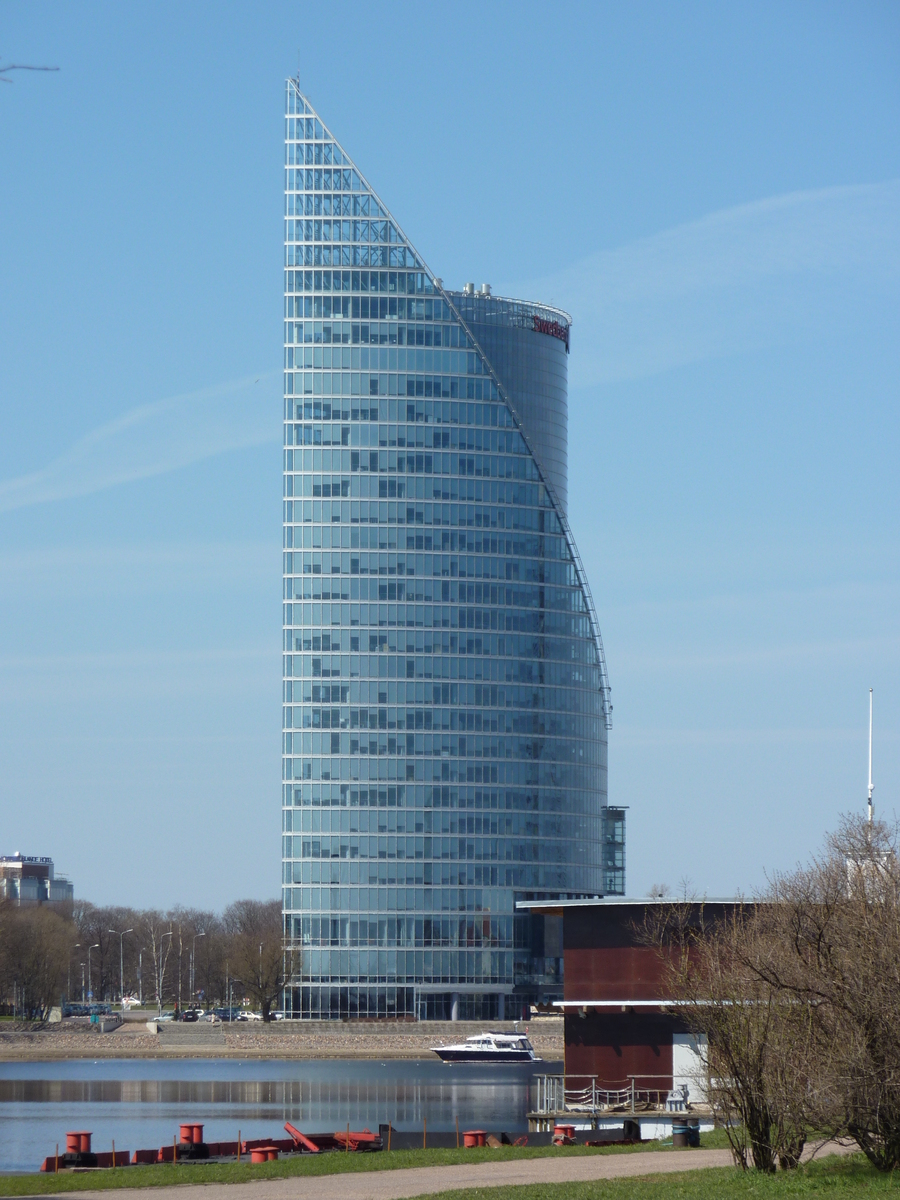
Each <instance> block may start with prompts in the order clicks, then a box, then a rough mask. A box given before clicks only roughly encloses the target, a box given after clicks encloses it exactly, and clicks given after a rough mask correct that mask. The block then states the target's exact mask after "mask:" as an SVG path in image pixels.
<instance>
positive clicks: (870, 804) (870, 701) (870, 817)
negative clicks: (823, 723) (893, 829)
mask: <svg viewBox="0 0 900 1200" xmlns="http://www.w3.org/2000/svg"><path fill="white" fill-rule="evenodd" d="M869 824H870V825H871V824H872V689H871V688H869Z"/></svg>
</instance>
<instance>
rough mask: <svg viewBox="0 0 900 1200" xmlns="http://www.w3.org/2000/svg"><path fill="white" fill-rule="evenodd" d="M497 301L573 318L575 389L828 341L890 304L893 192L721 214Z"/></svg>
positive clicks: (845, 191) (896, 185) (897, 191)
mask: <svg viewBox="0 0 900 1200" xmlns="http://www.w3.org/2000/svg"><path fill="white" fill-rule="evenodd" d="M504 290H505V291H506V294H508V295H519V296H528V297H539V298H541V299H543V300H547V301H550V302H553V303H556V304H559V305H560V306H561V307H563V308H565V309H567V310H568V311H569V312H571V313H572V315H573V317H574V322H575V324H574V329H573V343H572V344H573V354H572V358H571V362H570V383H571V384H572V385H573V386H576V387H577V386H580V385H587V384H598V383H611V382H615V381H617V380H626V379H636V378H640V377H642V376H647V375H652V374H656V373H658V372H660V371H665V370H669V369H671V368H673V367H678V366H684V365H686V364H688V363H693V362H700V361H703V360H704V359H709V358H717V357H721V356H723V355H726V354H730V353H734V352H740V351H745V350H750V349H754V348H756V347H761V346H769V345H778V344H782V343H785V342H788V341H791V340H793V339H795V338H797V337H798V336H809V335H813V336H822V335H824V336H829V335H830V333H831V332H832V331H833V329H834V328H835V327H836V325H838V326H839V324H840V322H841V321H842V320H843V319H844V318H845V317H846V316H847V315H852V313H853V311H854V309H856V308H857V307H859V306H860V305H863V306H868V305H871V304H872V303H873V301H874V302H875V303H878V302H879V301H880V300H887V301H888V303H889V304H891V303H892V304H894V305H896V302H897V298H898V290H900V181H896V180H895V181H891V182H888V183H880V184H871V185H863V186H855V187H835V188H826V189H822V190H818V191H806V192H796V193H793V194H791V195H787V196H777V197H774V198H771V199H767V200H761V201H758V202H756V203H752V204H744V205H740V206H739V207H736V208H729V209H724V210H722V211H720V212H715V213H712V214H711V215H709V216H706V217H704V218H702V219H701V220H699V221H694V222H692V223H690V224H687V225H680V226H677V227H676V228H674V229H670V230H666V231H665V232H663V233H659V234H655V235H654V236H652V237H648V238H643V239H641V240H640V241H636V242H633V243H631V244H629V245H626V246H623V247H621V248H619V249H616V250H604V251H600V252H599V253H596V254H593V255H591V256H590V257H589V258H586V259H584V260H583V261H581V262H579V263H576V264H574V265H573V266H571V267H569V268H567V269H565V270H563V271H560V272H557V273H555V274H553V275H550V276H546V277H544V278H542V279H538V280H533V281H531V282H526V283H521V282H520V283H517V284H514V285H512V287H510V288H508V289H504ZM886 311H890V309H886Z"/></svg>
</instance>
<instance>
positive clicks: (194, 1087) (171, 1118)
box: [0, 1059, 555, 1171]
mask: <svg viewBox="0 0 900 1200" xmlns="http://www.w3.org/2000/svg"><path fill="white" fill-rule="evenodd" d="M554 1067H555V1064H550V1063H541V1064H540V1065H539V1069H540V1070H541V1071H546V1070H548V1069H553V1068H554ZM534 1073H535V1067H534V1066H533V1065H531V1064H522V1065H521V1066H510V1065H503V1066H489V1065H484V1066H474V1065H463V1064H452V1065H444V1064H442V1063H440V1062H437V1061H433V1062H432V1061H424V1060H406V1061H398V1060H393V1061H387V1062H377V1061H368V1060H353V1061H342V1060H327V1061H297V1060H262V1061H261V1060H256V1061H249V1062H248V1061H241V1060H228V1059H219V1060H197V1059H194V1060H178V1061H172V1060H168V1061H159V1060H152V1059H132V1060H112V1061H110V1060H107V1061H103V1062H89V1061H84V1060H81V1061H70V1062H62V1063H0V1170H5V1171H10V1170H34V1169H35V1168H36V1167H37V1165H38V1164H39V1163H40V1161H41V1160H42V1159H43V1157H44V1156H45V1155H46V1154H49V1153H52V1152H53V1148H54V1145H55V1143H56V1142H57V1141H60V1140H62V1138H63V1135H64V1133H65V1131H66V1130H67V1129H76V1128H80V1129H91V1130H93V1132H94V1135H95V1145H96V1147H97V1148H98V1149H103V1148H106V1146H107V1144H108V1143H111V1141H112V1139H115V1141H116V1145H117V1146H118V1147H120V1148H128V1149H130V1150H133V1149H136V1148H138V1147H145V1146H146V1147H150V1146H159V1145H162V1144H163V1143H164V1142H165V1143H166V1144H168V1142H169V1141H170V1140H171V1138H172V1134H173V1132H174V1131H175V1128H176V1127H177V1124H178V1122H179V1121H181V1120H193V1121H202V1122H203V1123H204V1124H205V1125H206V1137H207V1138H208V1139H209V1140H211V1141H212V1140H220V1139H221V1140H224V1139H230V1138H234V1137H236V1136H237V1129H238V1128H240V1130H241V1133H242V1135H243V1136H244V1137H262V1136H264V1135H273V1136H274V1135H275V1134H276V1133H277V1131H278V1130H280V1129H281V1127H282V1125H283V1124H284V1122H285V1121H291V1122H292V1123H293V1124H295V1125H297V1126H299V1127H300V1128H301V1129H305V1130H307V1131H308V1132H311V1133H325V1132H331V1131H333V1130H335V1129H341V1128H344V1127H345V1126H346V1125H347V1123H348V1122H349V1123H350V1124H351V1125H352V1126H354V1127H356V1128H362V1127H365V1126H368V1127H369V1128H370V1129H371V1128H377V1126H378V1124H379V1123H380V1122H383V1121H390V1122H391V1123H392V1124H393V1126H394V1128H395V1129H401V1130H402V1129H421V1127H422V1124H423V1121H426V1120H427V1122H428V1128H429V1129H431V1130H433V1131H441V1130H443V1131H448V1130H452V1129H454V1128H455V1126H456V1121H457V1119H458V1120H459V1122H460V1125H461V1126H462V1127H465V1128H468V1127H473V1126H474V1127H476V1128H487V1129H496V1130H506V1131H508V1132H510V1133H513V1132H522V1131H524V1130H525V1128H526V1124H527V1123H526V1113H527V1112H528V1110H529V1107H530V1104H531V1092H532V1087H533V1076H534Z"/></svg>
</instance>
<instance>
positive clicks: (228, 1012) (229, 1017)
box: [213, 1007, 241, 1021]
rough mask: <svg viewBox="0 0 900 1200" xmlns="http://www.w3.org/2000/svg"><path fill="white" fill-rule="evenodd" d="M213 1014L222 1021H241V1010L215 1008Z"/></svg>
mask: <svg viewBox="0 0 900 1200" xmlns="http://www.w3.org/2000/svg"><path fill="white" fill-rule="evenodd" d="M213 1013H214V1014H215V1016H217V1017H218V1018H219V1020H220V1021H239V1020H240V1019H241V1009H239V1008H235V1007H232V1008H227V1007H224V1008H214V1009H213Z"/></svg>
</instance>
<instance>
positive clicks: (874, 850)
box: [647, 818, 900, 1171]
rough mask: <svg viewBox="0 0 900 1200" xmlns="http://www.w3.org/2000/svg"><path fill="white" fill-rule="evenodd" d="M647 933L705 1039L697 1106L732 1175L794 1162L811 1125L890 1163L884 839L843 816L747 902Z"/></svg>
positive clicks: (893, 916) (898, 1159)
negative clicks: (812, 850) (704, 1108)
mask: <svg viewBox="0 0 900 1200" xmlns="http://www.w3.org/2000/svg"><path fill="white" fill-rule="evenodd" d="M647 936H648V937H649V938H652V939H653V940H654V941H655V942H656V943H657V944H658V945H659V946H660V948H661V949H664V951H665V957H666V962H667V964H668V967H667V970H668V986H669V987H670V989H671V994H672V996H673V998H676V997H677V998H678V999H680V1000H682V1001H687V1004H686V1006H685V1007H684V1009H683V1010H682V1011H683V1013H684V1014H686V1015H687V1017H688V1020H689V1023H690V1024H691V1025H692V1027H693V1028H694V1029H695V1030H696V1031H697V1032H700V1033H705V1034H706V1036H707V1039H708V1045H709V1071H710V1080H711V1086H710V1102H711V1104H712V1106H713V1108H714V1110H715V1112H716V1115H717V1116H718V1117H719V1118H720V1119H722V1120H723V1122H725V1123H726V1129H727V1131H728V1136H729V1139H730V1141H731V1144H732V1148H733V1150H734V1153H735V1157H736V1159H737V1161H738V1162H739V1163H740V1164H741V1165H742V1166H743V1167H745V1168H746V1167H747V1166H749V1165H750V1163H751V1162H752V1165H753V1166H754V1167H756V1168H757V1169H758V1170H761V1171H772V1170H774V1169H775V1166H776V1164H778V1165H781V1166H782V1167H789V1166H795V1165H796V1164H797V1162H798V1161H799V1157H800V1153H801V1151H802V1149H803V1145H804V1142H805V1140H806V1138H807V1136H808V1134H809V1132H810V1130H812V1129H816V1130H820V1131H823V1132H828V1133H831V1134H832V1135H835V1136H841V1135H844V1136H846V1135H849V1136H851V1137H853V1138H854V1139H855V1140H856V1141H857V1143H858V1144H859V1146H860V1148H861V1149H862V1150H863V1151H864V1153H865V1154H866V1155H867V1157H868V1158H869V1160H870V1161H871V1162H872V1163H873V1164H874V1166H876V1167H877V1168H878V1169H879V1170H892V1169H894V1168H896V1167H898V1166H900V863H898V855H897V834H896V830H891V829H889V828H888V827H887V826H885V825H883V824H878V823H875V824H872V825H869V824H868V823H864V822H862V821H857V820H853V819H849V818H848V819H846V820H845V821H844V822H843V823H842V825H841V827H840V829H839V830H838V832H837V833H836V834H834V835H832V836H831V837H830V838H829V839H828V842H827V845H826V849H825V852H824V854H823V855H822V856H821V857H820V858H818V859H816V860H814V861H813V862H812V863H811V865H810V866H809V867H808V868H806V869H802V870H797V871H795V872H792V873H789V874H784V875H779V876H777V877H775V879H774V880H773V881H772V884H771V886H770V887H769V889H768V890H767V891H766V893H765V894H764V895H763V896H761V897H760V898H759V899H758V900H757V901H756V902H755V903H754V904H752V905H745V904H738V905H736V906H735V908H734V909H733V910H731V911H730V912H729V914H728V915H726V916H725V917H724V919H720V920H718V921H717V922H715V923H712V922H710V921H709V920H708V919H706V917H705V913H704V906H703V905H690V906H684V905H677V904H675V905H672V906H671V907H670V908H668V909H664V910H661V911H660V912H659V913H658V914H657V917H656V919H655V922H654V924H653V926H652V927H648V929H647Z"/></svg>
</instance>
